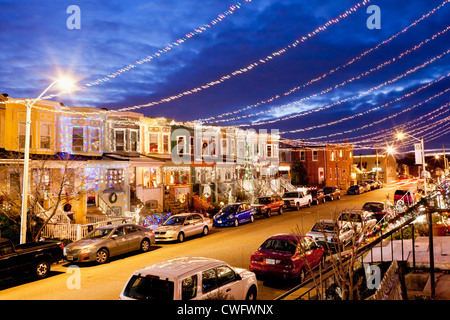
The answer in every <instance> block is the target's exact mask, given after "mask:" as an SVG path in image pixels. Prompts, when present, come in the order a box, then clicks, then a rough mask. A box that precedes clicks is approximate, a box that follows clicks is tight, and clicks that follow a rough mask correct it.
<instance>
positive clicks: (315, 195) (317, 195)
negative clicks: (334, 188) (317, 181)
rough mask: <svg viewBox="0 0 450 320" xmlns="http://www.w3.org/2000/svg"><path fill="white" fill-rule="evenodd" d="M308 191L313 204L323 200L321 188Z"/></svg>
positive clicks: (323, 194) (323, 195)
mask: <svg viewBox="0 0 450 320" xmlns="http://www.w3.org/2000/svg"><path fill="white" fill-rule="evenodd" d="M309 193H310V194H311V198H312V203H313V204H319V203H323V202H325V193H323V190H322V189H311V190H309Z"/></svg>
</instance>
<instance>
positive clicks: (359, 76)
mask: <svg viewBox="0 0 450 320" xmlns="http://www.w3.org/2000/svg"><path fill="white" fill-rule="evenodd" d="M449 29H450V27H447V28H446V29H445V30H443V31H441V32H440V33H439V34H443V33H444V32H447V31H448V30H449ZM433 39H435V38H433ZM428 41H430V40H428ZM428 41H426V40H425V41H422V43H421V45H422V44H424V43H427V42H428ZM421 45H416V46H414V47H413V48H412V49H408V50H406V51H404V52H403V53H401V54H400V55H399V56H398V57H397V58H392V59H390V60H388V61H385V62H383V63H381V64H379V65H378V66H377V67H374V68H371V69H370V70H369V71H365V72H362V73H361V74H360V75H358V76H355V77H352V78H350V79H348V80H345V81H343V82H341V83H340V84H337V85H335V86H332V87H329V88H327V89H324V90H322V91H321V92H319V93H315V94H312V95H310V96H308V97H304V98H301V99H298V100H295V101H292V102H289V103H287V104H283V105H281V106H278V107H276V108H272V109H269V110H264V111H260V112H256V113H252V114H246V115H243V116H236V117H233V118H226V119H220V120H215V121H211V122H213V123H218V122H229V121H236V120H241V119H246V118H250V117H255V116H259V115H262V114H267V113H272V112H274V111H279V110H282V109H284V108H286V107H290V106H293V105H295V104H298V103H301V102H304V101H307V100H310V99H312V98H316V97H317V96H319V95H323V94H326V93H329V92H331V91H332V90H334V89H337V88H339V87H343V86H345V85H347V84H349V83H352V82H354V81H355V80H359V79H361V78H362V77H363V76H367V75H369V74H370V73H372V72H373V71H378V70H380V69H382V68H384V67H385V66H388V65H389V64H391V63H392V62H394V61H398V60H399V59H400V57H403V56H404V55H405V54H406V52H408V53H411V52H412V51H413V50H417V49H418V48H420V46H421ZM449 52H450V49H449V50H447V51H445V52H444V53H442V54H440V55H438V56H435V57H433V58H431V59H429V60H428V61H426V62H424V63H423V64H421V65H419V66H416V67H415V68H412V69H410V70H408V71H406V72H405V73H403V74H402V75H400V76H398V77H396V78H394V79H391V80H389V81H385V82H383V83H381V84H380V85H378V86H375V87H372V88H370V89H369V90H366V91H364V92H362V93H360V94H358V95H355V96H352V97H349V98H346V99H343V100H340V101H338V102H335V103H333V104H330V105H328V106H325V107H320V108H316V109H312V110H309V111H305V112H302V113H297V114H294V115H291V116H287V117H284V118H279V119H275V120H268V121H258V122H253V123H251V124H240V125H237V126H238V127H249V126H254V125H262V124H269V123H274V122H278V121H282V120H289V119H291V118H296V117H300V116H305V115H308V114H311V113H313V112H319V111H323V110H326V109H329V108H331V107H333V106H336V105H340V104H342V103H344V102H347V101H349V100H353V99H357V98H360V97H362V96H364V95H367V94H369V93H370V92H372V91H374V90H377V89H380V88H381V87H383V86H386V85H388V84H392V83H394V82H397V81H398V80H400V79H402V78H404V77H406V76H410V75H411V74H413V73H414V72H416V71H418V70H420V69H422V68H424V67H426V66H428V65H429V64H432V63H434V62H436V61H437V60H439V59H441V58H442V57H443V56H444V55H446V54H448V53H449ZM279 97H280V96H275V97H272V98H270V99H269V100H266V101H264V102H262V103H266V102H271V101H274V100H275V99H278V98H279ZM257 105H259V104H257ZM257 105H253V106H257ZM253 106H249V107H248V109H250V108H251V107H253Z"/></svg>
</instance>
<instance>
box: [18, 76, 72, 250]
mask: <svg viewBox="0 0 450 320" xmlns="http://www.w3.org/2000/svg"><path fill="white" fill-rule="evenodd" d="M57 83H58V84H59V85H60V86H61V88H63V89H65V90H68V89H70V88H71V87H72V86H73V81H72V80H71V79H69V78H60V79H58V80H55V81H53V82H52V83H51V84H50V85H49V86H48V87H47V89H45V90H44V91H42V93H41V94H40V95H39V96H38V97H37V98H36V99H34V100H30V101H29V102H28V103H27V115H26V122H25V154H24V158H23V182H22V183H23V184H22V208H21V216H20V243H21V244H23V243H25V242H26V240H27V211H28V210H27V207H28V170H29V160H30V131H31V108H32V107H33V106H34V104H35V103H36V102H38V101H39V100H40V99H41V98H42V97H43V96H44V94H45V93H46V92H47V91H48V90H50V88H51V87H53V86H54V85H55V84H57Z"/></svg>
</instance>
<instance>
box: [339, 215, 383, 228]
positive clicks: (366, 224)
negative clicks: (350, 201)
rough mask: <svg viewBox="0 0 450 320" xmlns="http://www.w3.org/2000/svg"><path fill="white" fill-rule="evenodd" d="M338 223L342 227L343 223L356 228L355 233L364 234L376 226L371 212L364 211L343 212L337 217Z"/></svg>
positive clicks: (375, 220)
mask: <svg viewBox="0 0 450 320" xmlns="http://www.w3.org/2000/svg"><path fill="white" fill-rule="evenodd" d="M338 221H339V223H340V225H341V226H342V225H343V224H345V223H348V224H350V225H351V226H356V231H357V232H360V233H364V232H366V231H368V230H370V229H372V228H373V227H375V225H376V224H377V219H375V218H374V217H373V215H372V213H371V212H369V211H365V210H351V211H344V212H342V213H341V214H340V215H339V218H338Z"/></svg>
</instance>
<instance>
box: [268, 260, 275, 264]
mask: <svg viewBox="0 0 450 320" xmlns="http://www.w3.org/2000/svg"><path fill="white" fill-rule="evenodd" d="M266 263H267V264H275V259H266Z"/></svg>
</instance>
